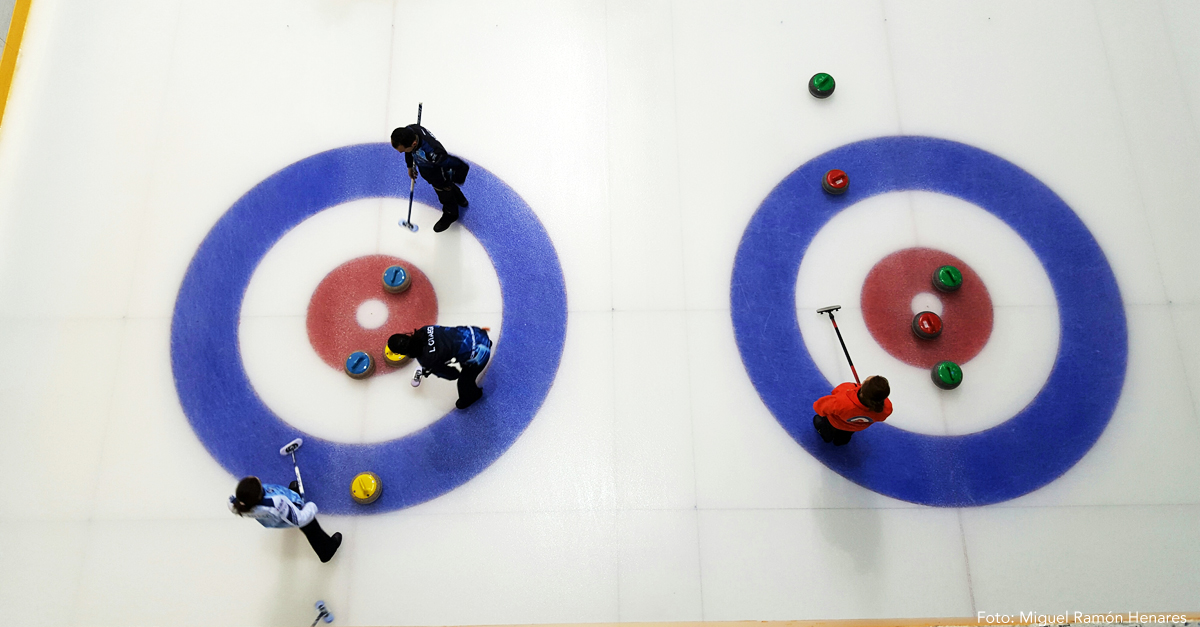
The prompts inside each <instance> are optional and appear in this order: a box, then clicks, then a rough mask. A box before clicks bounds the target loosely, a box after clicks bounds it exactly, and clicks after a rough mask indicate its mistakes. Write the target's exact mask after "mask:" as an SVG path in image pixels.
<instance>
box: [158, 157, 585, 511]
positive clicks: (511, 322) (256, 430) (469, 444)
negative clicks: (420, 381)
mask: <svg viewBox="0 0 1200 627" xmlns="http://www.w3.org/2000/svg"><path fill="white" fill-rule="evenodd" d="M404 172H405V168H404V162H403V160H402V158H401V157H400V155H399V153H397V152H396V151H395V150H393V149H392V147H391V146H390V145H388V144H383V143H381V144H362V145H357V146H347V147H344V148H338V149H335V150H330V151H327V152H323V153H320V154H317V155H314V156H312V157H309V158H307V159H304V160H302V161H299V162H296V163H294V164H292V165H290V166H288V167H286V168H284V169H282V170H280V171H279V172H276V173H275V174H273V175H271V176H270V177H268V178H267V179H266V180H264V181H262V182H261V183H259V184H258V185H257V186H255V187H254V188H253V189H251V190H250V191H249V192H247V193H246V195H245V196H242V198H240V199H239V200H238V201H237V202H236V203H234V205H233V206H232V207H230V209H229V210H228V211H227V212H226V213H225V214H224V215H223V216H221V218H220V219H219V220H218V221H217V223H216V224H215V225H214V226H213V228H212V230H211V231H209V233H208V235H207V236H206V237H205V239H204V241H203V242H202V243H201V244H200V247H199V249H198V250H197V251H196V254H195V256H194V257H193V258H192V262H191V264H190V265H189V266H188V270H187V274H186V275H185V276H184V279H183V285H182V286H181V287H180V289H179V296H178V298H177V300H176V302H175V312H174V317H173V319H172V322H171V365H172V369H173V372H174V375H175V387H176V390H177V392H178V393H179V399H180V402H181V404H182V405H183V410H184V413H185V414H186V415H187V417H188V421H189V422H190V423H191V426H192V429H193V430H194V431H195V432H196V435H197V436H199V438H200V439H201V441H202V442H203V443H204V445H205V447H207V449H208V451H209V452H210V453H211V454H212V455H213V457H215V458H216V459H217V461H218V462H219V463H220V464H221V465H222V466H224V467H225V469H226V470H228V471H229V472H231V473H233V474H234V475H235V476H238V477H241V476H244V475H258V476H261V477H263V478H264V479H267V480H269V481H277V482H278V481H282V482H284V483H286V482H287V480H288V479H287V476H288V475H289V474H290V473H291V468H290V467H289V466H290V464H289V463H288V462H290V460H289V459H286V458H281V457H280V455H279V447H280V446H281V445H283V444H284V443H286V442H288V441H290V440H292V439H294V438H296V437H303V438H304V446H303V447H302V448H301V449H300V450H299V451H298V452H297V454H296V457H297V461H298V462H299V464H300V466H301V468H303V472H304V476H305V488H306V490H307V492H308V495H309V497H310V498H311V499H312V500H313V501H315V502H316V503H318V505H320V507H321V509H322V511H325V512H329V513H337V514H355V513H379V512H385V511H390V510H395V509H399V508H403V507H408V506H410V505H414V504H417V503H421V502H424V501H428V500H429V499H432V498H435V497H437V496H439V495H442V494H444V493H446V492H448V491H450V490H453V489H454V488H456V487H458V486H460V485H462V484H463V483H465V482H466V481H468V480H470V479H471V478H472V477H474V476H476V475H477V474H479V473H480V472H481V471H483V469H485V468H487V467H488V466H489V465H491V464H492V462H494V461H495V460H496V459H497V458H498V457H499V456H500V455H501V454H503V453H504V451H506V450H508V448H509V447H510V446H511V445H512V444H513V442H515V441H516V439H517V437H518V436H520V434H521V433H522V432H523V431H524V430H525V428H526V427H527V426H528V425H529V423H530V421H531V420H533V417H534V415H535V414H536V413H537V411H538V409H539V408H540V407H541V404H542V401H543V400H544V399H545V397H546V394H547V393H548V392H549V390H550V385H551V383H552V382H553V381H554V377H555V375H556V373H557V372H558V364H559V360H560V358H561V357H562V348H563V340H564V338H565V335H566V324H567V305H566V286H565V282H564V280H563V275H562V268H561V266H560V265H559V262H558V255H557V254H556V252H555V250H554V245H553V244H552V243H551V241H550V238H549V236H548V235H547V233H546V231H545V229H543V228H542V225H541V223H540V222H539V221H538V219H537V216H536V215H535V214H534V213H533V211H532V209H530V208H529V206H528V205H527V204H526V203H525V201H524V200H522V199H521V197H520V196H518V195H517V194H516V192H514V191H513V190H512V189H511V188H510V187H508V185H506V184H505V183H504V182H503V181H501V180H500V179H499V178H497V177H496V176H494V175H493V174H491V173H490V172H488V171H487V170H485V169H484V168H482V167H480V166H478V165H477V164H474V163H472V164H471V175H470V178H468V180H467V183H466V184H465V185H464V186H463V190H464V192H466V193H467V194H468V195H469V196H470V198H471V207H470V208H469V209H465V210H463V211H462V217H461V218H460V221H459V223H460V224H461V225H462V226H463V227H465V228H466V229H467V230H469V231H470V232H471V234H472V235H474V236H475V237H476V238H477V239H478V240H479V242H480V243H481V244H482V245H483V247H484V249H485V250H486V251H487V253H488V255H489V256H490V257H491V260H492V264H493V265H494V266H495V268H496V274H497V276H498V277H499V280H500V290H501V294H502V296H503V299H504V310H503V321H504V340H503V344H504V347H503V349H502V350H499V351H497V352H496V353H495V358H494V359H493V360H492V363H491V366H490V367H489V370H488V380H487V385H486V390H487V394H486V395H485V396H484V398H483V399H482V400H480V401H478V402H476V403H475V404H474V405H472V406H471V407H470V408H468V409H466V410H457V409H455V410H452V411H450V412H449V413H448V414H446V415H445V416H443V417H442V418H440V419H438V420H437V421H436V422H434V423H433V424H431V425H429V426H428V427H426V428H424V429H422V430H420V431H417V432H415V433H411V434H409V435H406V436H404V437H402V438H397V439H395V440H390V441H387V442H381V443H376V444H343V443H337V442H330V441H328V440H323V439H320V438H317V437H314V436H311V435H308V434H306V433H303V432H301V431H299V430H298V429H296V428H294V427H292V426H291V425H289V424H287V423H286V422H285V421H283V420H282V419H280V418H279V417H278V416H276V415H275V414H274V413H273V412H272V411H271V410H270V409H269V408H268V407H267V406H266V405H265V404H263V402H262V400H261V399H260V398H259V397H258V395H257V394H256V393H255V391H254V386H253V384H252V383H251V382H250V380H249V379H248V378H247V376H246V372H245V369H244V368H243V367H242V361H241V355H240V353H239V351H238V340H237V335H238V320H239V317H240V311H241V305H242V298H243V296H244V294H245V292H246V287H247V286H248V285H249V283H250V277H251V276H252V275H253V273H254V269H255V268H256V267H257V266H258V264H259V262H261V261H262V259H263V256H264V255H266V254H267V251H269V250H270V249H271V248H272V247H273V246H274V245H275V243H276V242H278V241H279V239H280V238H281V237H283V235H284V234H286V233H287V232H288V231H289V230H291V229H292V228H293V227H295V226H296V225H297V224H299V223H300V222H302V221H303V220H305V219H306V218H308V217H310V216H312V215H314V214H316V213H318V212H320V211H323V210H325V209H327V208H330V207H333V206H335V205H339V204H342V203H346V202H350V201H353V200H358V199H362V198H380V197H383V198H398V199H403V200H407V199H408V177H407V176H406V175H405V174H404ZM418 190H419V191H418V194H417V198H418V199H419V200H420V201H421V202H422V203H425V204H427V205H430V206H434V207H436V206H438V205H439V203H438V202H437V198H436V196H435V194H434V193H433V190H432V188H430V187H429V186H427V185H422V186H420V187H418ZM397 228H398V227H397ZM380 348H381V349H382V347H380ZM405 387H407V383H406V382H405ZM330 419H331V420H337V419H338V417H337V416H331V417H330ZM368 470H369V471H372V472H374V473H376V474H377V475H379V477H380V479H381V480H382V484H383V485H384V490H383V493H382V495H381V496H380V498H379V500H377V501H375V503H373V504H372V505H371V506H370V507H365V508H364V507H363V506H361V505H357V504H355V503H354V502H353V500H352V499H351V498H350V489H349V488H350V482H351V480H352V479H353V478H354V476H355V475H356V474H358V473H360V472H363V471H368ZM231 488H232V486H231Z"/></svg>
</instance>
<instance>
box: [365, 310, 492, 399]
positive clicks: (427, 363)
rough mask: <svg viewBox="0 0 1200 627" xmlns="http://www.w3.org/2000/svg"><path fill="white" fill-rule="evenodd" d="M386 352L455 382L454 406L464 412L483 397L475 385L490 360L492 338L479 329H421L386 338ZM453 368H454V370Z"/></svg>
mask: <svg viewBox="0 0 1200 627" xmlns="http://www.w3.org/2000/svg"><path fill="white" fill-rule="evenodd" d="M387 345H388V350H390V351H392V352H393V353H399V354H401V355H408V356H410V357H414V358H416V360H417V363H419V364H421V368H423V369H424V370H426V371H428V372H432V373H433V374H435V375H437V376H439V377H441V378H443V379H449V380H451V381H454V380H456V379H457V380H458V400H457V401H455V403H454V406H455V407H457V408H459V409H466V408H467V407H470V406H471V403H474V402H475V401H477V400H479V399H480V398H481V397H482V396H483V390H481V389H479V385H478V383H477V381H478V379H479V375H480V374H483V371H484V369H485V368H487V365H488V362H489V361H490V360H491V358H492V339H491V338H490V337H488V334H487V331H486V330H484V329H481V328H479V327H439V326H437V325H432V324H431V325H429V326H424V327H421V328H419V329H416V330H415V331H413V332H412V333H397V334H396V335H393V336H392V337H390V338H388V343H387ZM456 366H457V368H456Z"/></svg>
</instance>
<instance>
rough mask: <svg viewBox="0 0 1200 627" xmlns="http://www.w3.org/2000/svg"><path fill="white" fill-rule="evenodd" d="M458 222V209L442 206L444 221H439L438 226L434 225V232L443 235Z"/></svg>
mask: <svg viewBox="0 0 1200 627" xmlns="http://www.w3.org/2000/svg"><path fill="white" fill-rule="evenodd" d="M457 221H458V207H454V206H451V205H442V219H440V220H438V221H437V224H435V225H433V232H434V233H441V232H442V231H445V230H446V229H448V228H450V225H451V224H454V223H455V222H457Z"/></svg>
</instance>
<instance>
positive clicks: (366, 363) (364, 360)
mask: <svg viewBox="0 0 1200 627" xmlns="http://www.w3.org/2000/svg"><path fill="white" fill-rule="evenodd" d="M374 373H375V360H374V359H371V356H370V355H368V354H366V353H364V352H363V351H354V352H353V353H350V356H349V357H347V358H346V374H348V375H350V378H351V379H366V378H367V377H369V376H371V375H372V374H374Z"/></svg>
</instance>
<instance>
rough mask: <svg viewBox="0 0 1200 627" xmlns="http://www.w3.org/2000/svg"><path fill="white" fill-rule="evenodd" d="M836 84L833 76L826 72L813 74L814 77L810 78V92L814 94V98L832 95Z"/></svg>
mask: <svg viewBox="0 0 1200 627" xmlns="http://www.w3.org/2000/svg"><path fill="white" fill-rule="evenodd" d="M836 86H837V84H836V83H835V82H834V80H833V77H832V76H830V75H828V74H826V73H824V72H819V73H817V74H813V77H812V78H810V79H808V93H810V94H812V95H813V97H814V98H822V99H824V98H828V97H830V96H832V95H833V88H834V87H836Z"/></svg>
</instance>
